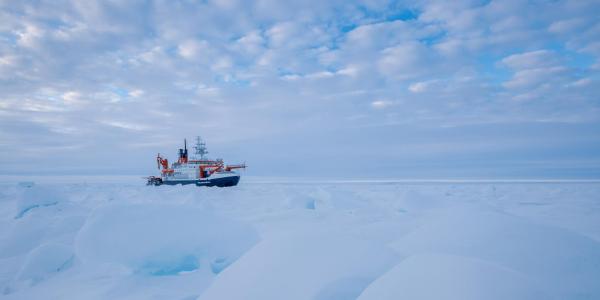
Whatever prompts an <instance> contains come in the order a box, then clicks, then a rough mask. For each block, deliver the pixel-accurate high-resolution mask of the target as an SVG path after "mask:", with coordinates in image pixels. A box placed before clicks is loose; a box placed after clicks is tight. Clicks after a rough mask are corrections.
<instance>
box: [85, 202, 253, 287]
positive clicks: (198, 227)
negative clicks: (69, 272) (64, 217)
mask: <svg viewBox="0 0 600 300" xmlns="http://www.w3.org/2000/svg"><path fill="white" fill-rule="evenodd" d="M257 241H258V235H257V233H256V232H255V231H254V229H252V228H251V227H249V226H248V225H245V224H243V223H239V222H236V221H233V220H229V219H227V218H224V217H219V216H216V215H214V214H211V213H208V212H206V211H204V210H201V209H199V208H195V207H193V206H180V205H168V204H167V205H165V204H143V205H142V204H134V205H111V206H108V207H103V208H100V209H98V210H96V211H95V212H94V213H93V215H92V216H91V217H90V218H89V220H88V221H87V222H86V224H85V225H84V226H83V228H82V229H81V230H80V232H79V234H78V236H77V239H76V254H77V256H78V257H79V258H80V259H81V260H82V261H83V262H84V263H86V264H106V263H108V264H118V265H121V266H124V267H126V268H128V269H129V270H131V271H132V272H134V273H140V274H146V275H159V276H160V275H176V274H179V273H183V272H190V271H194V270H197V269H199V268H202V267H205V268H210V269H211V270H212V272H214V273H218V272H220V271H222V270H223V269H224V268H226V267H227V266H228V265H229V264H231V263H232V262H233V261H235V260H236V259H237V258H238V257H239V256H240V255H242V254H243V253H244V252H245V251H247V250H248V249H249V248H250V247H251V246H252V245H254V244H255V243H256V242H257Z"/></svg>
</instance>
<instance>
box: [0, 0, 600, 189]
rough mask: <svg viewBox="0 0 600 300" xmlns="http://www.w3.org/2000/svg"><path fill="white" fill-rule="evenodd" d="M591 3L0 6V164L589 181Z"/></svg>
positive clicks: (599, 63)
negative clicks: (195, 156)
mask: <svg viewBox="0 0 600 300" xmlns="http://www.w3.org/2000/svg"><path fill="white" fill-rule="evenodd" d="M598 11H600V1H594V0H591V1H587V0H573V1H559V0H552V1H549V0H547V1H542V0H530V1H511V0H504V1H476V0H473V1H468V0H467V1H445V0H440V1H406V2H404V1H391V2H389V1H378V0H374V1H360V2H352V1H346V0H342V1H323V0H317V1H308V0H303V1H279V0H262V1H241V0H240V1H236V0H221V1H192V0H187V1H171V0H168V1H167V0H165V1H160V0H157V1H92V0H89V1H61V0H39V1H0V155H1V157H0V164H1V165H2V169H0V173H2V174H54V173H56V174H145V173H149V174H152V173H153V172H156V164H155V159H154V158H155V156H156V153H157V152H161V153H164V154H166V155H167V156H168V157H170V158H171V159H173V158H175V156H176V148H179V146H180V143H181V141H182V139H183V138H184V137H188V138H192V137H194V136H196V135H201V136H202V137H204V139H205V140H206V141H207V143H208V146H209V151H211V154H214V156H217V157H223V158H225V160H226V161H231V162H243V161H245V162H246V163H247V164H249V166H250V168H249V169H248V170H247V171H246V174H247V175H259V176H309V175H317V176H318V177H351V178H371V177H387V178H599V177H600V97H599V95H600V84H599V80H600V76H599V74H600V60H599V57H600V18H598Z"/></svg>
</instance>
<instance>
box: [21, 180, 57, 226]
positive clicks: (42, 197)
mask: <svg viewBox="0 0 600 300" xmlns="http://www.w3.org/2000/svg"><path fill="white" fill-rule="evenodd" d="M63 199H64V196H63V195H62V194H61V193H60V192H58V191H57V190H56V189H53V188H49V187H44V186H32V187H29V188H24V189H23V192H22V194H21V196H20V197H19V198H18V200H17V207H16V208H17V213H16V215H15V219H20V218H22V217H23V216H25V215H26V214H27V213H29V212H30V211H31V210H33V209H35V208H39V207H46V206H52V205H56V204H58V203H59V202H60V201H61V200H63Z"/></svg>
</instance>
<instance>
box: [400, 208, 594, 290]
mask: <svg viewBox="0 0 600 300" xmlns="http://www.w3.org/2000/svg"><path fill="white" fill-rule="evenodd" d="M432 219H433V220H431V222H428V223H425V225H424V226H422V227H421V228H419V229H417V230H415V231H413V232H411V233H410V234H408V235H407V236H405V237H404V238H402V239H401V240H400V241H398V242H396V243H395V244H394V245H393V246H394V248H396V249H397V250H398V251H399V252H400V253H401V254H403V255H407V256H408V255H415V254H423V253H440V254H453V255H459V256H465V257H471V258H476V259H481V260H486V261H489V262H492V263H494V264H498V265H501V266H503V267H505V268H509V269H512V270H515V271H516V272H519V273H521V274H523V275H524V276H525V277H527V278H530V279H531V280H534V281H536V282H539V283H541V284H542V285H543V286H545V287H546V288H547V290H548V292H549V293H550V294H552V295H560V296H562V297H564V298H569V299H600V285H598V282H597V280H596V279H597V278H600V243H598V242H595V241H594V240H592V239H590V238H587V237H585V236H583V235H579V234H576V233H573V232H571V231H567V230H564V229H561V228H555V227H550V226H543V225H538V224H536V223H533V222H531V221H529V220H526V219H523V218H519V217H514V216H511V215H507V214H503V213H497V212H493V211H481V210H461V209H458V210H452V211H448V212H445V213H444V214H438V215H435V216H434V217H432Z"/></svg>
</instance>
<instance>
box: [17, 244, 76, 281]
mask: <svg viewBox="0 0 600 300" xmlns="http://www.w3.org/2000/svg"><path fill="white" fill-rule="evenodd" d="M73 259H74V255H73V249H72V247H70V246H68V245H63V244H57V243H48V244H44V245H41V246H39V247H37V248H36V249H33V250H32V251H31V253H29V255H28V256H27V260H26V261H25V264H24V265H23V268H22V269H21V271H20V272H19V275H18V276H17V279H18V280H29V281H31V282H32V283H37V282H39V281H41V280H43V279H44V278H46V277H47V276H50V275H52V274H54V273H56V272H60V271H63V270H65V269H67V268H69V267H70V266H71V264H72V262H73Z"/></svg>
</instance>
